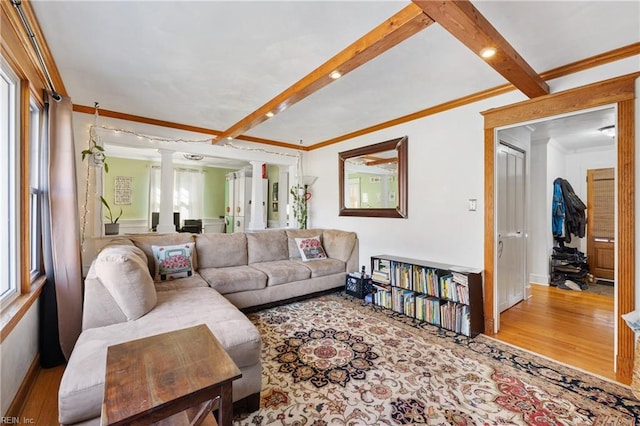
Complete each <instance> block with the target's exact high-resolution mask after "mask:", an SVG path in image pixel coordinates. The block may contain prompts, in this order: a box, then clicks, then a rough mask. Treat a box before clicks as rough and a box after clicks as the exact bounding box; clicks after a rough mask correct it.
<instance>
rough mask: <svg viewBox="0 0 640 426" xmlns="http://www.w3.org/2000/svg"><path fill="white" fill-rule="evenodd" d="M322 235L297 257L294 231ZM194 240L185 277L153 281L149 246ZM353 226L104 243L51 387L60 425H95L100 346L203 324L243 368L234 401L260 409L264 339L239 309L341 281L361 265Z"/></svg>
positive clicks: (99, 390) (339, 284) (149, 237)
mask: <svg viewBox="0 0 640 426" xmlns="http://www.w3.org/2000/svg"><path fill="white" fill-rule="evenodd" d="M314 236H317V237H320V240H321V242H322V246H323V247H324V250H325V252H326V254H327V258H326V259H320V260H313V261H303V260H302V258H301V256H300V252H299V250H298V247H297V245H296V238H308V237H314ZM189 243H193V247H194V250H193V254H192V266H193V272H192V273H190V276H188V277H184V278H177V279H172V280H166V281H158V280H157V279H156V281H154V276H155V277H156V278H157V276H156V275H157V274H156V272H157V271H156V260H155V257H154V253H153V250H152V247H153V246H173V245H180V244H189ZM358 251H359V247H358V239H357V237H356V234H355V233H352V232H346V231H339V230H330V229H325V230H322V229H313V230H293V229H291V230H270V231H264V232H257V233H236V234H166V235H150V234H149V235H136V236H130V237H128V238H123V237H120V238H117V239H114V240H112V241H111V242H110V243H109V244H107V245H106V246H105V247H104V248H103V249H102V251H101V252H100V253H99V254H98V256H97V257H96V259H95V260H94V262H93V263H92V265H91V268H90V270H89V273H88V275H87V278H86V280H85V299H84V312H83V324H82V328H83V331H82V333H81V335H80V337H79V339H78V341H77V343H76V345H75V348H74V350H73V353H72V354H71V357H70V359H69V362H68V364H67V367H66V369H65V372H64V375H63V378H62V382H61V384H60V389H59V393H58V405H59V421H60V423H61V424H83V425H85V424H87V425H88V424H99V421H100V411H101V404H102V397H103V392H104V377H105V363H106V352H107V347H108V346H111V345H115V344H118V343H122V342H125V341H129V340H133V339H138V338H142V337H147V336H151V335H155V334H159V333H164V332H167V331H172V330H178V329H181V328H185V327H189V326H193V325H197V324H206V325H207V326H208V327H209V328H210V329H211V331H212V332H213V334H214V335H215V336H216V338H217V339H218V340H219V341H220V343H221V344H222V345H223V346H224V348H225V349H226V351H227V352H228V353H229V355H230V356H231V358H232V359H233V360H234V362H235V363H236V364H237V365H238V367H239V368H240V371H241V372H242V377H241V378H240V379H238V380H236V381H234V383H233V400H234V402H236V403H243V404H244V405H245V406H246V409H248V410H249V411H252V410H255V409H257V408H258V406H259V396H260V389H261V363H260V350H261V340H260V335H259V333H258V330H257V329H256V328H255V326H254V325H253V324H252V323H251V322H250V321H249V320H248V319H247V318H246V316H245V315H244V314H243V313H242V312H241V311H240V309H239V308H255V307H258V306H260V305H266V304H271V303H274V302H281V301H284V300H287V299H291V298H294V297H299V296H304V295H309V294H312V293H316V292H319V291H324V290H329V289H333V288H337V287H342V286H344V281H345V275H346V273H347V272H350V271H356V270H358Z"/></svg>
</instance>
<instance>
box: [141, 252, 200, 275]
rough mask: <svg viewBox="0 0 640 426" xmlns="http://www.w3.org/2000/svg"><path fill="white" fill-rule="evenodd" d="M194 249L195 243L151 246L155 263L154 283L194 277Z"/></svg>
mask: <svg viewBox="0 0 640 426" xmlns="http://www.w3.org/2000/svg"><path fill="white" fill-rule="evenodd" d="M194 247H195V243H184V244H176V245H173V246H151V251H152V252H153V258H154V261H155V273H154V275H153V279H154V281H167V280H173V279H176V278H186V277H190V276H191V275H193V260H192V256H193V251H194V250H193V249H194Z"/></svg>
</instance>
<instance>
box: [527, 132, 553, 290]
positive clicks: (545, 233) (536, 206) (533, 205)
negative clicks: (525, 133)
mask: <svg viewBox="0 0 640 426" xmlns="http://www.w3.org/2000/svg"><path fill="white" fill-rule="evenodd" d="M548 142H549V139H544V140H538V141H533V142H532V144H531V153H530V154H531V155H530V158H531V174H530V177H531V191H530V198H529V212H530V220H529V235H528V236H527V238H528V244H527V249H528V250H527V256H528V258H527V266H528V268H529V282H532V283H536V284H548V283H549V247H548V243H549V234H551V223H550V222H551V221H550V216H551V209H550V208H547V206H548V200H547V180H548V179H547V143H548Z"/></svg>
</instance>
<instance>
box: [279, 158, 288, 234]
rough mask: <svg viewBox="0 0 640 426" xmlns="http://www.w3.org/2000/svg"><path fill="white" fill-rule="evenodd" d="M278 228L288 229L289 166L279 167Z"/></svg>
mask: <svg viewBox="0 0 640 426" xmlns="http://www.w3.org/2000/svg"><path fill="white" fill-rule="evenodd" d="M278 182H279V183H278V203H279V206H278V228H286V227H287V226H288V220H289V217H288V216H289V166H278Z"/></svg>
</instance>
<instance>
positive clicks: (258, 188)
mask: <svg viewBox="0 0 640 426" xmlns="http://www.w3.org/2000/svg"><path fill="white" fill-rule="evenodd" d="M250 163H251V166H252V168H253V170H252V173H253V177H252V178H251V222H249V229H250V230H259V229H266V228H267V223H266V222H265V217H264V216H265V215H264V211H265V203H266V200H265V199H264V198H265V197H264V192H265V191H264V179H263V177H262V172H263V168H264V167H266V165H265V163H263V162H261V161H250Z"/></svg>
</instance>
